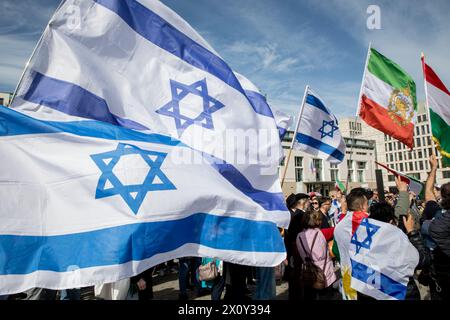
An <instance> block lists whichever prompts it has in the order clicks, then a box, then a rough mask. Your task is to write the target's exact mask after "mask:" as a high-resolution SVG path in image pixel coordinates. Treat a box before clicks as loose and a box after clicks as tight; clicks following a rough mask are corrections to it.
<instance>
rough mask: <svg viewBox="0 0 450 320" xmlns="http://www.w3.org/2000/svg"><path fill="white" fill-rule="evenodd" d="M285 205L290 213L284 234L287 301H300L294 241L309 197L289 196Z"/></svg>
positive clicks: (298, 264)
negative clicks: (287, 288) (289, 219)
mask: <svg viewBox="0 0 450 320" xmlns="http://www.w3.org/2000/svg"><path fill="white" fill-rule="evenodd" d="M286 205H287V207H288V208H289V211H290V212H291V222H290V223H289V227H288V229H287V230H285V232H284V245H285V247H286V253H287V262H288V264H287V266H286V269H285V278H286V279H287V280H288V283H289V300H301V299H302V293H301V292H302V291H301V288H300V287H299V285H298V281H297V278H298V277H299V274H298V272H297V271H298V270H299V268H300V264H301V259H298V258H299V257H297V256H298V255H296V254H295V253H296V252H297V249H296V244H295V240H296V239H297V235H298V234H299V233H300V232H301V231H302V230H301V221H302V217H303V215H304V214H305V211H306V209H307V208H308V207H309V196H308V195H307V194H304V193H298V194H291V195H290V196H289V197H288V198H287V199H286Z"/></svg>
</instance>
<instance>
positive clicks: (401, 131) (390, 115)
mask: <svg viewBox="0 0 450 320" xmlns="http://www.w3.org/2000/svg"><path fill="white" fill-rule="evenodd" d="M360 98H361V100H360V101H361V102H360V105H359V111H358V114H359V116H360V117H361V118H362V119H363V120H364V121H365V122H366V123H367V124H368V125H370V126H371V127H374V128H375V129H378V130H380V131H382V132H384V133H385V134H387V135H389V136H391V137H394V138H395V139H397V140H399V141H401V142H403V143H404V144H405V145H407V146H408V147H410V148H412V147H413V143H414V142H413V141H414V139H413V136H414V123H413V119H414V115H415V111H416V109H417V98H416V84H415V82H414V80H413V79H412V77H411V76H410V75H409V74H407V73H406V72H405V71H403V69H402V68H401V67H400V66H399V65H398V64H396V63H395V62H394V61H392V60H389V59H388V58H386V57H385V56H383V55H382V54H381V53H379V52H378V51H376V50H375V49H373V48H369V52H368V60H367V67H366V70H365V72H364V79H363V85H362V90H361V97H360Z"/></svg>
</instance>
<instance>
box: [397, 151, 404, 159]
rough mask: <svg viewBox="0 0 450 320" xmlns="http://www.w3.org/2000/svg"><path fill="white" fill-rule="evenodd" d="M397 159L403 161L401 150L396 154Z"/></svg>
mask: <svg viewBox="0 0 450 320" xmlns="http://www.w3.org/2000/svg"><path fill="white" fill-rule="evenodd" d="M398 160H399V161H403V153H402V152H400V153H399V154H398Z"/></svg>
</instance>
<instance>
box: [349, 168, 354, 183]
mask: <svg viewBox="0 0 450 320" xmlns="http://www.w3.org/2000/svg"><path fill="white" fill-rule="evenodd" d="M348 182H354V179H353V170H348Z"/></svg>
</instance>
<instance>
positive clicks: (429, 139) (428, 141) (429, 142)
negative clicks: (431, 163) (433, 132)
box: [427, 136, 431, 154]
mask: <svg viewBox="0 0 450 320" xmlns="http://www.w3.org/2000/svg"><path fill="white" fill-rule="evenodd" d="M427 144H428V145H429V146H431V137H430V136H428V137H427ZM430 150H431V148H430ZM430 154H431V151H430Z"/></svg>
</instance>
